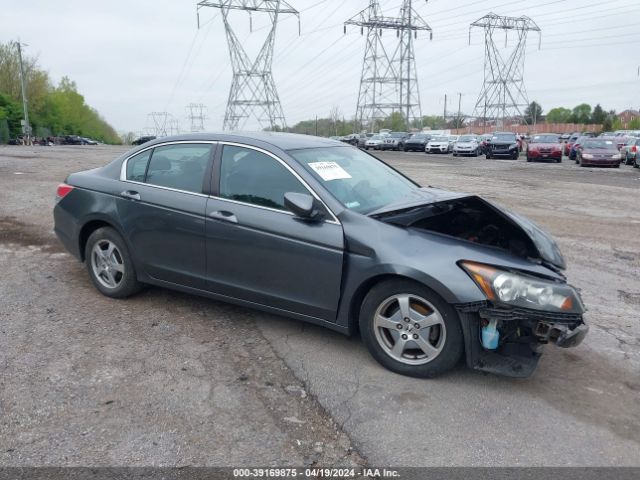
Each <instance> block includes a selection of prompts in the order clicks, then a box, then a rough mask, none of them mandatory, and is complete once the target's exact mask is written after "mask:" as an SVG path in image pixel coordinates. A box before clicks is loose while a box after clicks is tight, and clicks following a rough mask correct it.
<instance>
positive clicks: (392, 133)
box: [389, 132, 406, 138]
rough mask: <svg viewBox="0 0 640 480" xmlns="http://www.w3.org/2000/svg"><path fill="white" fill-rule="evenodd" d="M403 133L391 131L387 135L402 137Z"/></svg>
mask: <svg viewBox="0 0 640 480" xmlns="http://www.w3.org/2000/svg"><path fill="white" fill-rule="evenodd" d="M405 135H406V133H403V132H391V133H390V134H389V136H390V137H391V138H402V137H404V136H405Z"/></svg>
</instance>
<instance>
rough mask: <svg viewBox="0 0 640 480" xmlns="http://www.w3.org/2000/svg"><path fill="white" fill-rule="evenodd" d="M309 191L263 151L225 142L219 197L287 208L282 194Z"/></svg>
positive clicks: (270, 206) (307, 192)
mask: <svg viewBox="0 0 640 480" xmlns="http://www.w3.org/2000/svg"><path fill="white" fill-rule="evenodd" d="M287 192H294V193H306V194H309V190H307V188H306V187H305V186H304V185H303V184H302V183H300V181H299V180H298V179H297V178H296V177H295V176H294V175H293V174H292V173H291V172H290V171H289V170H288V169H287V168H285V167H284V166H283V165H282V164H281V163H280V162H278V161H277V160H275V159H274V158H272V157H270V156H269V155H265V154H264V153H261V152H258V151H256V150H252V149H250V148H244V147H234V146H231V145H225V147H224V150H223V151H222V163H221V165H220V196H221V197H222V198H228V199H230V200H236V201H238V202H244V203H251V204H253V205H259V206H262V207H269V208H275V209H277V210H287V209H286V207H285V206H284V194H285V193H287Z"/></svg>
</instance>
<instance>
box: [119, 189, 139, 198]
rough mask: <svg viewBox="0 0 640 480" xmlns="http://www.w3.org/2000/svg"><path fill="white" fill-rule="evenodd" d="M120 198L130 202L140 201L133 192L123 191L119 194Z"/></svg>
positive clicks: (137, 194) (137, 195)
mask: <svg viewBox="0 0 640 480" xmlns="http://www.w3.org/2000/svg"><path fill="white" fill-rule="evenodd" d="M120 196H121V197H124V198H128V199H130V200H140V194H139V193H138V192H135V191H133V190H125V191H124V192H122V193H121V194H120Z"/></svg>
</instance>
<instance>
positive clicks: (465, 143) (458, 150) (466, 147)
mask: <svg viewBox="0 0 640 480" xmlns="http://www.w3.org/2000/svg"><path fill="white" fill-rule="evenodd" d="M458 155H473V156H474V157H477V156H478V155H480V142H479V141H478V137H476V136H475V135H460V137H459V138H458V141H457V142H456V143H454V144H453V156H454V157H457V156H458Z"/></svg>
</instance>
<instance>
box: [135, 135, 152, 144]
mask: <svg viewBox="0 0 640 480" xmlns="http://www.w3.org/2000/svg"><path fill="white" fill-rule="evenodd" d="M155 139H156V137H154V136H153V135H146V136H144V137H139V138H136V139H135V140H134V141H133V142H131V145H142V144H143V143H147V142H150V141H151V140H155Z"/></svg>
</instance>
